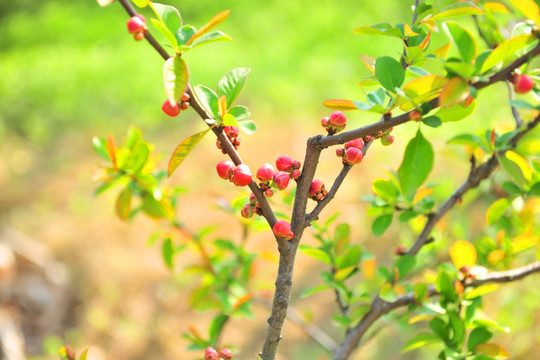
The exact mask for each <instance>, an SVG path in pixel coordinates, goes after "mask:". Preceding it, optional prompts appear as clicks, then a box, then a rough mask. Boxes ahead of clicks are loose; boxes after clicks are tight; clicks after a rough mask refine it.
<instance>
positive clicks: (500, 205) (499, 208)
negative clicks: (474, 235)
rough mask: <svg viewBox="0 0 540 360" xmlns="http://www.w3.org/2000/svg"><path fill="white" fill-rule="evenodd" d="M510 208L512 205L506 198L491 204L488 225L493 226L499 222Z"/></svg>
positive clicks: (487, 218) (487, 216)
mask: <svg viewBox="0 0 540 360" xmlns="http://www.w3.org/2000/svg"><path fill="white" fill-rule="evenodd" d="M508 206H510V203H509V202H508V199H506V198H502V199H499V200H497V201H495V202H494V203H493V204H491V206H490V207H489V209H488V211H487V213H486V221H487V224H488V225H493V224H494V223H495V222H496V221H497V220H499V219H500V218H501V216H503V215H504V212H505V211H506V209H507V208H508Z"/></svg>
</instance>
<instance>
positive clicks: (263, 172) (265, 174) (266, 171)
mask: <svg viewBox="0 0 540 360" xmlns="http://www.w3.org/2000/svg"><path fill="white" fill-rule="evenodd" d="M274 173H275V171H274V167H273V166H272V165H270V164H268V163H266V164H263V165H262V166H261V167H260V168H259V170H257V179H259V180H260V181H262V182H263V183H267V182H269V181H270V180H272V178H273V177H274Z"/></svg>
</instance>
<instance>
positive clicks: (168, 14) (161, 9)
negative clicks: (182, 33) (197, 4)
mask: <svg viewBox="0 0 540 360" xmlns="http://www.w3.org/2000/svg"><path fill="white" fill-rule="evenodd" d="M152 6H153V8H154V11H155V12H156V15H158V17H159V19H161V20H162V21H163V24H165V26H166V27H167V29H169V31H170V32H171V34H175V33H176V31H178V29H179V28H180V26H182V18H181V17H180V13H179V12H178V10H177V9H176V8H175V7H174V6H170V5H165V4H160V3H153V4H152Z"/></svg>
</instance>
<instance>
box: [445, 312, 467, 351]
mask: <svg viewBox="0 0 540 360" xmlns="http://www.w3.org/2000/svg"><path fill="white" fill-rule="evenodd" d="M448 318H449V319H450V328H451V329H452V339H451V341H452V344H454V345H456V346H457V347H459V348H461V346H462V345H463V341H464V340H465V335H466V333H465V324H464V321H463V320H462V319H460V317H459V316H458V315H457V314H456V313H454V312H448Z"/></svg>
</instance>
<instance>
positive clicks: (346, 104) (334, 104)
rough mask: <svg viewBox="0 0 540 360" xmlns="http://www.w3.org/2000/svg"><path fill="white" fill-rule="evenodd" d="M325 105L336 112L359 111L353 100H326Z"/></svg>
mask: <svg viewBox="0 0 540 360" xmlns="http://www.w3.org/2000/svg"><path fill="white" fill-rule="evenodd" d="M323 105H324V106H326V107H327V108H330V109H334V110H358V108H357V107H356V105H354V102H353V101H351V100H338V99H336V100H326V101H325V102H323Z"/></svg>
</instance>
